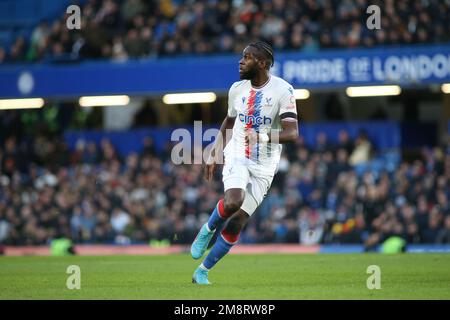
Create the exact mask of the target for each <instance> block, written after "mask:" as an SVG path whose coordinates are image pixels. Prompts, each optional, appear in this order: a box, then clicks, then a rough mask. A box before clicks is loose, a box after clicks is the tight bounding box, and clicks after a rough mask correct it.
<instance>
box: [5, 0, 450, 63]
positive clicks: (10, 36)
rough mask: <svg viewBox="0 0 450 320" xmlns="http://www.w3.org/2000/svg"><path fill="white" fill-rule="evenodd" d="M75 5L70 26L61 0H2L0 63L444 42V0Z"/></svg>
mask: <svg viewBox="0 0 450 320" xmlns="http://www.w3.org/2000/svg"><path fill="white" fill-rule="evenodd" d="M79 3H80V4H81V5H82V7H81V8H82V13H83V14H82V27H81V30H80V31H77V32H69V30H68V29H67V28H65V27H64V25H65V19H66V17H67V15H66V13H65V11H64V9H62V8H65V7H64V6H67V4H68V1H45V5H44V1H33V0H21V1H5V2H2V3H1V5H2V10H0V12H2V15H3V16H2V17H1V18H2V19H0V20H2V21H3V23H2V25H1V26H0V27H1V29H0V31H1V32H0V45H2V46H3V48H1V49H0V63H4V62H9V63H14V62H24V61H28V62H36V61H55V60H56V61H60V60H63V61H67V60H78V59H83V58H88V59H98V58H111V59H114V60H120V61H123V60H126V59H129V58H152V57H154V58H155V57H161V56H175V55H190V54H196V55H198V54H213V53H231V52H234V53H240V52H241V51H242V49H243V47H244V46H245V44H246V43H248V42H250V41H252V40H254V39H262V40H265V41H267V42H269V43H271V44H272V45H273V46H274V48H275V50H276V51H315V50H318V49H323V48H337V47H339V48H342V47H343V48H355V47H366V48H371V47H374V46H384V45H399V44H430V43H446V42H448V41H450V3H449V2H448V1H440V0H428V1H420V0H401V1H393V0H390V1H368V0H356V1H355V0H344V1H337V0H326V1H313V0H301V1H293V0H276V1H251V0H245V1H244V0H232V1H229V0H217V1H181V0H179V1H170V0H163V1H154V0H151V1H142V0H122V1H120V0H103V1H100V0H89V1H79ZM368 5H380V6H382V7H383V19H382V24H383V25H382V30H380V32H377V33H373V32H370V30H368V29H367V28H366V27H365V25H364V24H365V22H366V18H367V16H368V15H367V16H363V17H361V14H360V13H361V12H365V11H366V8H367V7H368ZM19 8H21V9H20V10H19ZM22 8H23V9H22ZM25 9H26V10H25ZM56 12H59V15H58V14H57V13H56ZM36 13H38V14H36ZM61 13H63V14H61ZM37 17H43V18H45V19H42V20H41V21H37V20H36V19H37ZM3 18H4V19H3ZM431 20H432V21H433V23H430V22H431ZM336 21H338V22H337V23H336ZM385 30H390V31H389V32H386V31H385Z"/></svg>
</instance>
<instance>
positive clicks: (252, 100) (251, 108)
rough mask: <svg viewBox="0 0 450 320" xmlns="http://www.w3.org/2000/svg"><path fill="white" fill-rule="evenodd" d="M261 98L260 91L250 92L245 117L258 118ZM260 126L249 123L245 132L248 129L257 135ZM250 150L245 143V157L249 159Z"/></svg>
mask: <svg viewBox="0 0 450 320" xmlns="http://www.w3.org/2000/svg"><path fill="white" fill-rule="evenodd" d="M262 98H263V93H262V91H255V90H253V89H252V90H250V96H249V98H248V101H247V115H248V116H254V117H255V118H256V117H259V116H260V114H261V101H262ZM259 126H260V124H259V123H257V121H255V122H253V123H251V122H249V123H247V124H246V125H245V130H246V131H248V130H250V129H253V130H255V132H257V133H259ZM251 153H252V150H250V145H249V144H248V143H246V145H245V157H246V158H250V155H251ZM256 159H259V143H256Z"/></svg>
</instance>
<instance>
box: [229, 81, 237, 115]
mask: <svg viewBox="0 0 450 320" xmlns="http://www.w3.org/2000/svg"><path fill="white" fill-rule="evenodd" d="M235 100H236V89H235V84H233V85H232V86H231V88H230V90H229V91H228V113H227V114H228V116H229V117H230V118H234V117H236V116H237V111H236V108H235V107H234V102H235Z"/></svg>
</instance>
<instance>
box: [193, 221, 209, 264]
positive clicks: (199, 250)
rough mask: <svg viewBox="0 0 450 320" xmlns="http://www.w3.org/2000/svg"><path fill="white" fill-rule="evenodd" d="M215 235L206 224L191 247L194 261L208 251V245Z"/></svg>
mask: <svg viewBox="0 0 450 320" xmlns="http://www.w3.org/2000/svg"><path fill="white" fill-rule="evenodd" d="M213 235H214V230H212V231H208V229H207V223H205V224H204V225H203V226H202V228H201V229H200V231H199V232H198V234H197V237H195V240H194V242H192V245H191V256H192V258H194V259H200V258H201V257H202V256H203V254H204V253H205V251H206V249H208V244H209V242H210V241H211V238H212V237H213Z"/></svg>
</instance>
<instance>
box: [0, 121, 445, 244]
mask: <svg viewBox="0 0 450 320" xmlns="http://www.w3.org/2000/svg"><path fill="white" fill-rule="evenodd" d="M2 124H3V126H2V137H5V138H4V139H2V142H1V148H0V163H1V176H0V242H3V243H4V244H9V245H32V244H46V243H48V242H49V241H50V240H51V239H53V238H58V237H62V236H66V237H70V238H71V239H73V241H75V242H76V243H120V244H127V243H148V242H149V241H152V240H156V241H166V242H167V243H181V244H187V243H190V242H191V241H192V240H193V238H194V237H195V234H196V232H197V231H198V229H199V227H200V226H201V225H202V223H204V222H205V221H206V220H207V219H208V217H209V214H210V212H211V211H212V209H213V208H214V206H215V205H216V203H217V201H218V200H219V199H220V197H222V196H223V190H222V188H223V186H222V183H221V167H220V166H219V167H218V168H217V170H216V177H215V180H214V182H212V183H207V182H206V181H205V180H203V171H202V169H203V168H202V166H201V165H174V164H173V162H172V160H171V157H170V153H171V147H172V145H170V144H169V143H168V144H167V147H166V149H165V150H163V151H162V152H157V151H156V149H155V146H154V142H153V140H152V138H151V137H146V138H144V140H143V141H142V144H143V149H142V152H141V153H139V154H137V153H131V154H129V155H126V156H124V157H121V156H120V155H119V153H118V152H117V150H116V149H115V146H114V141H108V140H102V141H101V143H100V144H98V145H97V144H95V143H93V142H90V141H83V140H79V141H78V142H77V146H76V149H75V150H72V151H69V149H68V146H67V144H66V143H65V142H64V139H63V138H62V137H61V136H59V135H48V134H47V135H46V134H38V135H37V136H34V137H31V136H29V135H20V134H19V133H18V132H14V130H13V128H14V126H11V125H13V124H14V122H9V126H8V123H5V121H4V122H3V123H2ZM41 132H43V131H41ZM336 134H337V135H338V136H339V139H338V143H337V144H331V143H329V142H328V137H327V136H326V135H325V134H324V133H320V134H319V135H318V136H317V138H316V143H315V144H314V145H306V144H305V143H304V140H303V138H302V137H300V138H299V139H298V141H297V143H296V144H290V145H286V146H285V147H284V151H283V155H282V161H281V162H280V167H279V172H278V174H277V175H276V177H275V179H274V182H273V185H272V187H271V189H270V191H269V194H268V196H267V197H266V199H265V200H264V202H263V203H262V205H261V206H260V207H259V208H258V209H257V211H256V213H255V214H254V216H253V217H252V219H250V222H249V224H248V225H247V227H246V229H245V231H244V232H243V234H242V236H241V241H242V242H243V243H268V242H269V243H302V244H307V245H311V244H318V243H328V244H330V243H364V244H365V246H366V249H367V250H371V249H373V248H375V247H376V246H377V245H378V244H380V243H382V242H383V241H384V240H386V239H387V238H389V237H391V236H400V237H402V238H404V239H405V240H406V241H407V242H408V243H450V203H449V195H450V187H449V186H450V181H449V178H450V140H449V142H448V143H446V144H444V145H442V146H440V147H436V148H424V149H423V150H422V154H421V157H420V159H417V160H415V161H412V162H407V161H401V159H400V156H399V153H398V150H390V151H389V152H378V151H377V150H375V148H374V147H373V146H372V144H371V142H370V139H368V137H367V135H366V134H365V132H363V131H362V132H360V134H359V136H358V138H357V139H356V140H355V141H352V140H351V139H350V138H349V135H348V133H347V132H346V131H340V132H338V133H336ZM21 137H22V138H21ZM380 159H383V161H384V162H383V165H382V166H379V167H378V169H375V170H364V169H361V168H364V167H361V166H364V165H365V164H367V163H370V162H371V161H372V162H373V161H377V160H378V161H379V160H380Z"/></svg>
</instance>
